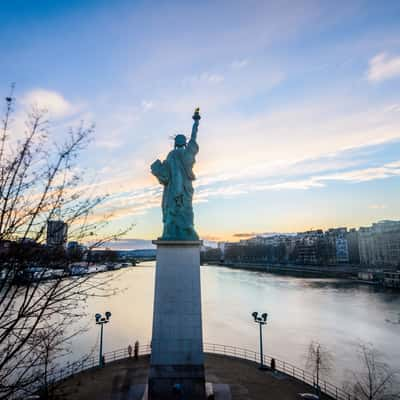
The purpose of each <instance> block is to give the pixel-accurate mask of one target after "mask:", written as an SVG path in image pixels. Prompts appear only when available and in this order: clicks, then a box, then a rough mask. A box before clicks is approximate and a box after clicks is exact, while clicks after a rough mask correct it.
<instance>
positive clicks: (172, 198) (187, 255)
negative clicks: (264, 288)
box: [148, 108, 206, 400]
mask: <svg viewBox="0 0 400 400" xmlns="http://www.w3.org/2000/svg"><path fill="white" fill-rule="evenodd" d="M193 119H194V124H193V128H192V135H191V137H190V140H189V141H188V142H187V140H186V137H185V136H184V135H182V134H180V135H177V136H176V137H175V145H174V149H173V150H171V151H170V152H169V154H168V156H167V158H166V160H165V161H162V162H161V161H160V160H157V161H155V162H154V163H153V164H152V165H151V172H152V174H153V175H155V176H156V178H157V179H158V181H159V182H160V183H161V184H162V185H163V186H164V193H163V198H162V214H163V225H164V230H163V234H162V237H160V238H159V239H158V240H154V241H153V243H154V244H155V245H156V246H157V260H156V274H155V290H154V307H153V329H152V338H151V360H150V372H149V381H148V399H149V400H173V399H177V398H185V399H191V400H205V398H206V390H205V374H204V356H203V332H202V318H201V289H200V247H201V245H202V242H201V241H200V240H199V237H198V235H197V233H196V231H195V230H194V226H193V207H192V200H193V181H194V179H195V176H194V174H193V165H194V163H195V157H196V154H197V153H198V151H199V146H198V144H197V142H196V137H197V129H198V127H199V121H200V113H199V109H198V108H197V109H196V110H195V112H194V115H193ZM183 396H184V397H183Z"/></svg>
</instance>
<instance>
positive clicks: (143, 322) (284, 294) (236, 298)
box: [72, 263, 400, 380]
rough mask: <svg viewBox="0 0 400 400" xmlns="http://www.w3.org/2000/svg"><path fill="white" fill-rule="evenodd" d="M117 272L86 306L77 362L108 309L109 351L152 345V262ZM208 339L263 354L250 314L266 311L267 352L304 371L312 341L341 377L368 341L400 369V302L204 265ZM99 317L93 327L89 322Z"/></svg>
mask: <svg viewBox="0 0 400 400" xmlns="http://www.w3.org/2000/svg"><path fill="white" fill-rule="evenodd" d="M107 274H115V279H114V280H113V281H112V286H113V287H114V288H118V289H119V291H118V292H117V293H116V294H115V295H114V296H111V297H109V298H96V297H95V298H91V299H89V300H88V303H87V310H88V317H87V318H88V319H87V321H81V323H82V324H83V323H89V329H88V331H87V332H86V333H85V334H83V335H80V336H79V337H77V338H74V341H73V343H72V351H73V356H74V358H78V357H79V355H80V354H84V353H87V352H88V351H89V350H90V349H92V348H93V347H94V346H96V345H97V344H98V337H99V330H98V327H97V326H96V325H95V323H94V317H93V316H94V314H95V313H96V312H104V311H106V310H110V311H111V312H112V314H113V315H112V320H111V322H110V323H109V324H107V326H106V327H105V332H104V333H105V336H104V338H105V341H104V342H105V343H104V344H105V351H108V350H113V349H116V348H121V347H127V346H128V344H132V345H133V343H134V342H135V340H139V341H140V342H141V343H147V342H148V341H149V339H150V335H151V324H152V310H153V290H154V264H153V263H148V264H141V266H138V267H135V268H130V269H128V270H126V271H123V272H122V273H119V272H110V273H107ZM201 279H202V304H203V331H204V340H205V341H206V342H211V343H224V344H229V345H233V346H242V347H247V348H252V349H257V348H258V330H257V329H258V327H257V326H256V325H255V324H254V323H253V321H252V317H251V312H253V311H259V312H264V311H265V312H268V314H269V316H268V318H269V323H268V324H267V325H266V327H265V329H264V338H265V345H264V347H265V352H266V353H267V354H269V355H272V356H274V357H276V358H281V359H284V360H287V361H290V362H292V363H294V364H296V365H298V366H299V367H304V364H305V360H306V351H307V348H308V345H309V343H310V341H311V340H318V341H319V342H320V343H321V344H322V346H324V347H326V348H327V349H329V350H330V351H332V352H333V354H334V357H335V366H336V368H335V377H334V378H335V379H336V380H341V379H342V377H343V375H344V373H345V369H346V368H350V369H355V368H356V367H357V365H356V354H355V353H356V345H357V343H358V342H360V341H362V342H370V343H372V344H373V345H374V346H375V347H376V348H377V349H378V350H380V351H381V352H382V354H383V355H384V356H385V358H386V360H387V362H388V363H390V364H391V365H392V366H394V367H397V368H400V346H397V345H396V343H397V342H398V337H399V334H400V325H399V323H398V322H399V310H400V296H399V294H397V293H395V292H385V291H382V290H381V289H377V288H376V287H372V286H364V285H358V284H354V283H351V282H350V283H349V282H346V281H343V280H334V279H320V278H318V279H310V278H307V279H306V278H297V277H289V276H278V275H272V274H267V273H264V272H257V271H243V270H235V269H228V268H221V267H213V266H207V267H202V270H201ZM92 319H93V322H91V320H92Z"/></svg>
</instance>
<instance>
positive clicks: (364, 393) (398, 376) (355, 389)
mask: <svg viewBox="0 0 400 400" xmlns="http://www.w3.org/2000/svg"><path fill="white" fill-rule="evenodd" d="M358 358H359V362H360V372H353V373H352V380H351V382H348V383H346V384H345V388H346V389H347V390H348V391H349V392H352V393H353V395H354V398H356V399H357V400H395V399H400V371H398V370H395V369H393V368H391V367H390V366H389V365H388V364H387V363H385V362H383V361H382V355H381V354H380V353H379V352H378V351H377V350H376V349H374V348H373V347H372V345H370V344H360V345H359V348H358Z"/></svg>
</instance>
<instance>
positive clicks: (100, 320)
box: [94, 311, 111, 368]
mask: <svg viewBox="0 0 400 400" xmlns="http://www.w3.org/2000/svg"><path fill="white" fill-rule="evenodd" d="M94 317H95V319H96V324H97V325H100V352H99V367H100V368H102V367H104V362H103V325H104V324H107V323H108V322H110V317H111V313H110V312H109V311H106V313H105V317H103V316H102V315H101V314H99V313H97V314H96V315H95V316H94Z"/></svg>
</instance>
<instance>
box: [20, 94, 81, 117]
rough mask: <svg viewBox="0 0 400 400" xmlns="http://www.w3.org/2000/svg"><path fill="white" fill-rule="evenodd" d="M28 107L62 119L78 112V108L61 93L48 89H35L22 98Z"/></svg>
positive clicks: (22, 101)
mask: <svg viewBox="0 0 400 400" xmlns="http://www.w3.org/2000/svg"><path fill="white" fill-rule="evenodd" d="M21 103H22V104H23V105H24V106H26V107H31V106H34V107H38V108H40V109H45V110H47V111H48V112H49V114H50V115H51V116H52V117H56V118H61V117H65V116H68V115H70V114H73V113H74V112H76V108H75V107H74V106H73V105H72V104H71V103H70V102H69V101H68V100H66V99H65V98H64V97H63V96H62V95H61V94H60V93H57V92H55V91H52V90H46V89H35V90H32V91H30V92H28V93H26V94H25V95H23V96H22V99H21Z"/></svg>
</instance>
